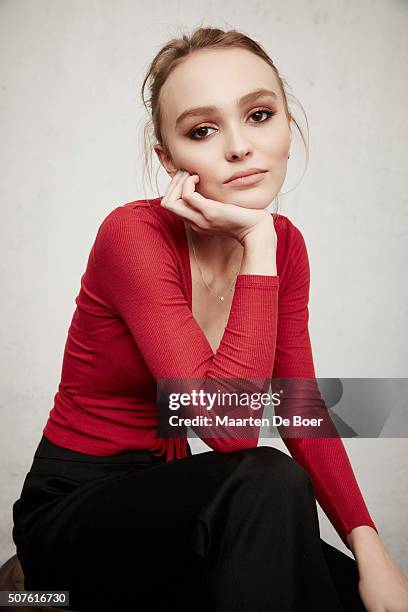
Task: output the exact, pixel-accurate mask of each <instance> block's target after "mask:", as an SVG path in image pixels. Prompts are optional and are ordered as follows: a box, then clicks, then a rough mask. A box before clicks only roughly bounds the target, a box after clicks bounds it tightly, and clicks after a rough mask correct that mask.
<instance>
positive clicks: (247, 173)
mask: <svg viewBox="0 0 408 612" xmlns="http://www.w3.org/2000/svg"><path fill="white" fill-rule="evenodd" d="M260 172H266V170H264V169H263V168H249V169H248V170H242V172H236V173H235V174H233V175H232V176H230V177H229V179H227V180H226V181H225V183H230V182H231V181H233V180H235V179H237V178H241V177H244V176H250V175H251V174H258V173H260Z"/></svg>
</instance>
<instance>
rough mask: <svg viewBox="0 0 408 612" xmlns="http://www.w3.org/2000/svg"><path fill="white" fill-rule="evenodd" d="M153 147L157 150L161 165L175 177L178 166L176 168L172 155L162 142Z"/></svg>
mask: <svg viewBox="0 0 408 612" xmlns="http://www.w3.org/2000/svg"><path fill="white" fill-rule="evenodd" d="M153 148H154V150H155V152H156V155H157V157H158V158H159V161H160V163H161V165H162V166H163V168H164V169H165V170H166V172H167V174H168V175H169V176H171V177H172V178H173V176H174V175H175V174H176V172H177V170H178V168H176V167H175V165H174V164H173V160H172V159H171V156H170V154H169V153H168V151H167V149H166V148H165V147H164V146H163V145H161V144H156V145H154V147H153Z"/></svg>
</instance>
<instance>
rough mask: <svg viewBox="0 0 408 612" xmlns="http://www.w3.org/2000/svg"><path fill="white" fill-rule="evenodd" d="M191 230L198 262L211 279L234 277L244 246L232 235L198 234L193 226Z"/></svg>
mask: <svg viewBox="0 0 408 612" xmlns="http://www.w3.org/2000/svg"><path fill="white" fill-rule="evenodd" d="M189 232H190V236H191V239H192V241H193V245H194V248H195V252H196V256H197V259H198V263H199V265H200V267H201V268H202V269H204V270H205V271H206V274H207V276H208V278H209V280H210V281H211V278H214V279H219V278H222V277H228V278H232V277H233V275H234V274H235V273H236V272H237V271H238V270H239V268H240V265H241V260H242V255H243V250H244V248H243V246H242V245H241V244H240V243H239V242H238V241H237V240H235V238H232V237H230V236H220V235H219V234H198V233H197V232H195V231H194V230H192V229H191V228H189ZM189 232H187V235H188V233H189ZM190 241H191V240H190Z"/></svg>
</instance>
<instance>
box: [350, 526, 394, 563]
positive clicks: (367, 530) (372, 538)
mask: <svg viewBox="0 0 408 612" xmlns="http://www.w3.org/2000/svg"><path fill="white" fill-rule="evenodd" d="M346 540H347V542H348V544H349V546H350V549H351V551H352V553H353V555H354V558H355V560H356V562H357V565H358V568H359V570H361V569H364V568H365V567H367V566H369V565H372V563H373V561H385V560H386V559H387V558H388V554H387V551H386V549H385V547H384V544H383V543H382V541H381V539H380V536H379V535H378V533H377V532H376V530H375V529H373V528H372V527H370V526H368V525H361V526H359V527H355V528H354V529H352V531H351V532H350V533H349V534H347V536H346Z"/></svg>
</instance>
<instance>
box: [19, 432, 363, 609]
mask: <svg viewBox="0 0 408 612" xmlns="http://www.w3.org/2000/svg"><path fill="white" fill-rule="evenodd" d="M13 520H14V527H13V540H14V542H15V544H16V547H17V555H18V558H19V560H20V562H21V565H22V568H23V571H24V575H25V589H26V590H47V591H51V590H52V591H56V590H65V591H69V592H70V607H71V608H73V609H82V610H92V611H95V612H96V611H100V610H112V611H114V610H138V611H141V612H151V611H154V610H161V611H163V612H166V611H169V612H170V611H173V610H174V611H177V612H181V611H184V610H186V611H187V610H188V611H189V612H191V611H192V610H194V612H272V611H276V612H307V611H313V612H317V611H320V610H321V611H322V612H323V611H324V612H344V611H346V612H363V611H364V610H365V608H364V606H363V604H362V602H361V599H360V597H359V594H358V571H357V565H356V562H355V561H354V559H351V558H350V557H348V556H347V555H345V554H344V553H342V552H341V551H339V550H337V549H336V548H334V547H333V546H331V545H329V544H328V543H326V542H324V541H323V540H322V539H321V538H320V531H319V523H318V515H317V508H316V501H315V498H314V494H313V489H312V484H311V481H310V479H309V476H308V474H307V472H306V471H305V470H304V469H303V468H302V467H301V466H300V465H299V464H298V463H297V462H296V461H295V460H294V459H293V458H292V457H290V456H289V455H287V454H286V453H283V452H281V451H280V450H278V449H276V448H271V447H266V446H260V447H257V448H252V449H248V450H242V451H236V452H233V453H217V452H214V451H208V452H205V453H202V454H198V455H191V451H190V455H189V456H188V457H185V458H183V459H179V460H175V461H171V462H169V463H166V462H165V460H164V457H163V458H157V457H154V456H153V455H152V454H151V453H150V452H149V451H144V450H142V451H128V452H125V453H121V454H119V455H114V456H110V457H98V456H95V455H87V454H83V453H79V452H76V451H72V450H69V449H65V448H62V447H60V446H56V445H54V444H52V443H51V442H49V441H48V440H47V439H46V438H45V437H44V436H43V437H42V439H41V441H40V444H39V446H38V447H37V450H36V452H35V455H34V460H33V463H32V466H31V468H30V471H29V472H28V474H27V476H26V478H25V481H24V485H23V488H22V492H21V495H20V498H19V499H18V500H17V501H16V502H15V503H14V504H13Z"/></svg>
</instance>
